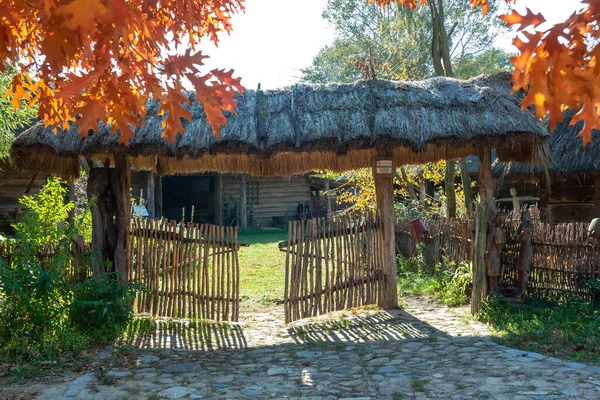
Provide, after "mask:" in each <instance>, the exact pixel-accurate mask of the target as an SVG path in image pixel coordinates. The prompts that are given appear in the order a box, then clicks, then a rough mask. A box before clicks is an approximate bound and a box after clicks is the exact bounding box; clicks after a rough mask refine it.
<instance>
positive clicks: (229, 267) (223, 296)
mask: <svg viewBox="0 0 600 400" xmlns="http://www.w3.org/2000/svg"><path fill="white" fill-rule="evenodd" d="M237 235H238V231H237V228H235V227H224V226H215V225H203V224H195V223H184V222H180V223H178V222H175V221H168V220H164V219H162V220H153V219H149V218H135V219H133V220H132V223H131V232H130V237H131V240H130V245H129V248H128V251H129V257H130V260H131V261H132V264H131V265H132V267H131V269H130V271H129V281H130V282H136V283H137V284H139V286H140V288H139V289H140V290H139V291H138V295H137V299H136V303H135V309H136V311H137V312H138V313H149V314H151V315H153V316H161V317H172V318H197V319H212V320H224V321H237V320H238V318H239V303H240V296H239V282H240V279H239V276H240V267H239V261H238V250H239V244H238V242H237Z"/></svg>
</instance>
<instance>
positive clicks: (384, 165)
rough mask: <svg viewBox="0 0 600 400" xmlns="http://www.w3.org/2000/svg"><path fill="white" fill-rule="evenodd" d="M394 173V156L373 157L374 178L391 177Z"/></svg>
mask: <svg viewBox="0 0 600 400" xmlns="http://www.w3.org/2000/svg"><path fill="white" fill-rule="evenodd" d="M395 175H396V163H395V162H394V157H375V158H373V177H374V178H393V177H394V176H395Z"/></svg>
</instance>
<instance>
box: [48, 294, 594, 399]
mask: <svg viewBox="0 0 600 400" xmlns="http://www.w3.org/2000/svg"><path fill="white" fill-rule="evenodd" d="M246 317H247V319H246V320H245V321H243V322H242V323H240V324H239V325H238V324H234V325H221V326H217V325H209V326H206V325H205V326H199V327H197V329H192V328H190V327H187V328H184V327H183V325H182V324H178V323H170V324H167V323H163V324H160V329H159V330H158V331H157V332H155V333H153V334H138V333H136V332H131V333H130V335H129V336H128V338H127V339H126V340H125V341H124V342H122V343H119V344H116V345H115V347H114V348H113V349H106V351H105V352H104V354H101V355H100V359H99V360H98V361H97V363H96V366H95V367H93V368H92V369H91V370H90V371H88V372H86V373H84V374H83V375H81V376H79V377H78V378H77V379H76V380H74V381H71V383H69V384H68V385H66V386H65V384H64V383H62V384H61V385H62V386H60V388H62V389H64V391H62V392H61V393H60V395H57V389H56V387H52V386H51V385H49V386H48V387H47V390H46V391H45V392H44V394H42V395H41V396H40V397H39V398H40V399H44V400H50V399H53V398H63V399H121V398H123V399H125V398H127V399H130V398H136V399H137V398H141V399H158V398H166V399H271V398H296V399H388V398H389V399H415V398H416V399H425V398H431V399H567V398H583V399H599V398H600V368H598V367H592V366H587V365H584V364H580V363H576V362H566V361H562V360H558V359H555V358H550V357H545V356H543V355H540V354H537V353H528V352H524V351H519V350H514V349H509V348H506V347H503V346H499V345H497V344H495V343H494V342H492V341H491V340H490V339H489V338H488V337H487V336H486V335H487V330H486V329H485V327H484V326H482V325H479V324H475V323H471V322H468V321H467V320H466V319H465V318H462V317H461V316H460V313H459V314H457V311H456V310H454V309H453V310H448V309H447V308H445V307H442V306H440V305H437V304H434V303H428V302H427V301H426V300H424V299H420V300H412V301H410V302H408V304H407V311H404V310H396V311H390V312H386V311H360V312H358V313H350V312H347V313H337V314H335V315H332V316H326V317H320V318H317V319H313V320H309V321H302V322H299V323H296V324H292V325H290V326H285V325H284V324H283V323H282V322H281V321H282V320H283V315H282V313H281V312H279V311H273V312H270V313H260V314H254V315H250V316H249V317H248V316H246Z"/></svg>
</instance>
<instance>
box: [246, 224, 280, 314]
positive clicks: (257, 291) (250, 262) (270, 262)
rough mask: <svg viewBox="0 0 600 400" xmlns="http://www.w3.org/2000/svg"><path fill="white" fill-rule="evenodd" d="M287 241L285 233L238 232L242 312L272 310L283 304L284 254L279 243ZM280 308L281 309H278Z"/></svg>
mask: <svg viewBox="0 0 600 400" xmlns="http://www.w3.org/2000/svg"><path fill="white" fill-rule="evenodd" d="M286 240H287V231H262V230H256V231H250V230H249V231H240V233H239V236H238V241H239V242H240V243H245V244H249V245H250V247H242V248H241V249H240V252H239V257H240V297H241V299H242V308H243V309H248V308H249V307H250V308H257V307H265V306H274V305H276V304H277V302H278V301H283V289H284V286H285V282H284V278H285V252H282V251H279V248H278V245H279V243H280V242H283V241H286ZM281 307H283V306H281Z"/></svg>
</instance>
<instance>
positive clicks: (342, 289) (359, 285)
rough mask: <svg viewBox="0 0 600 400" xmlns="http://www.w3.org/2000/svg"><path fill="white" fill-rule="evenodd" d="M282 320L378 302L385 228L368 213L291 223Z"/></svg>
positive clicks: (286, 245)
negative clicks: (283, 318)
mask: <svg viewBox="0 0 600 400" xmlns="http://www.w3.org/2000/svg"><path fill="white" fill-rule="evenodd" d="M288 227H289V233H288V241H287V242H283V243H281V244H280V248H281V250H282V251H285V252H286V268H285V294H284V307H285V322H286V323H289V322H291V321H296V320H299V319H302V318H307V317H313V316H316V315H321V314H326V313H329V312H332V311H337V310H344V309H350V308H352V307H359V306H363V305H368V304H377V303H378V302H379V300H380V298H381V296H382V293H381V289H382V288H383V285H384V274H383V271H382V264H383V230H382V225H381V222H379V221H378V220H377V219H376V218H375V217H374V216H373V215H372V214H371V213H366V214H361V215H358V216H353V217H348V216H344V217H340V218H335V219H332V220H329V221H328V220H326V219H325V218H319V219H313V220H308V221H293V222H290V223H289V226H288Z"/></svg>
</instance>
